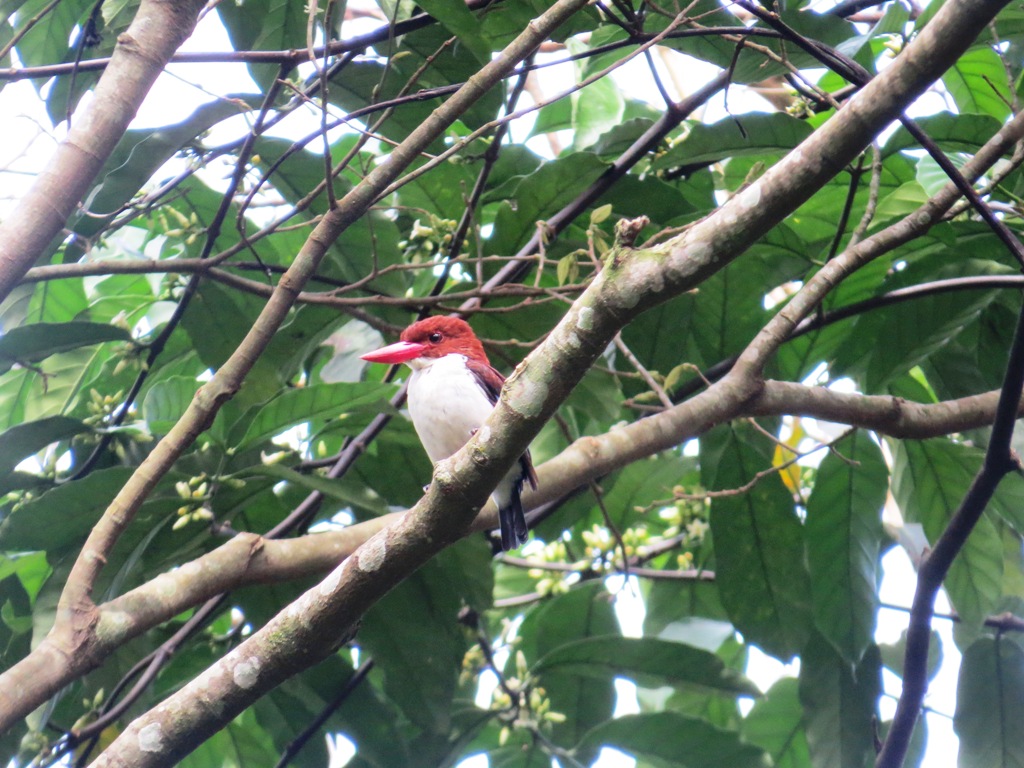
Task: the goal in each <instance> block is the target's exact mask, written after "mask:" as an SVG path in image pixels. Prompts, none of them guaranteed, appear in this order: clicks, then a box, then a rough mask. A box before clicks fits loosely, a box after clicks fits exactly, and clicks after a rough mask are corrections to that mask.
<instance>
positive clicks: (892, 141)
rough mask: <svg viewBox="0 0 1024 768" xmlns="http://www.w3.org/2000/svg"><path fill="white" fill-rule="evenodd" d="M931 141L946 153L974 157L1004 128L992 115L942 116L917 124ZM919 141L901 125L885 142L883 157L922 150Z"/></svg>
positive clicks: (944, 113) (939, 114)
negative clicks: (972, 155)
mask: <svg viewBox="0 0 1024 768" xmlns="http://www.w3.org/2000/svg"><path fill="white" fill-rule="evenodd" d="M914 122H915V123H917V126H918V127H919V128H920V129H921V130H922V131H924V132H925V133H926V134H927V135H928V138H929V139H931V140H932V141H934V142H935V143H936V144H938V145H939V148H940V149H942V150H944V151H946V152H970V153H974V152H975V151H977V149H978V147H980V146H981V145H982V144H984V143H985V142H986V141H988V140H989V139H990V138H992V136H994V135H995V133H996V131H998V130H999V129H1000V128H1001V127H1002V120H999V119H996V118H994V117H991V116H990V115H970V114H968V115H954V114H951V113H949V112H940V113H938V114H935V115H928V116H926V117H921V118H917V119H915V121H914ZM919 148H920V144H918V142H917V139H915V138H913V137H912V136H911V135H910V132H909V131H908V130H907V129H906V128H904V127H903V126H902V125H901V126H900V127H899V128H897V129H896V130H895V131H893V134H892V136H890V137H889V140H888V141H886V142H885V147H884V148H883V150H882V154H883V156H888V155H891V154H893V153H894V152H901V151H903V150H905V149H919Z"/></svg>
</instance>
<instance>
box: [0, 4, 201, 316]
mask: <svg viewBox="0 0 1024 768" xmlns="http://www.w3.org/2000/svg"><path fill="white" fill-rule="evenodd" d="M203 5H204V3H203V2H202V0H186V1H185V2H166V0H143V2H142V4H141V5H140V6H139V10H138V12H137V13H136V14H135V19H134V20H133V21H132V24H131V26H129V27H128V30H127V31H126V32H125V33H123V34H122V35H121V36H120V37H119V38H118V40H117V46H116V47H115V48H114V55H113V57H112V58H111V60H110V66H109V67H107V70H106V71H105V72H104V73H103V76H102V77H101V78H100V81H99V83H98V84H97V86H96V92H95V94H94V95H93V98H92V99H91V100H90V101H89V103H88V104H87V106H86V107H85V109H84V110H83V112H82V114H81V116H79V117H76V119H75V121H74V124H73V125H72V126H71V131H70V133H69V134H68V137H67V138H66V139H65V140H64V141H62V142H61V143H60V145H58V147H57V150H56V151H55V152H54V153H53V156H52V157H51V158H50V162H49V163H48V164H47V166H46V168H45V169H44V170H43V171H42V173H40V174H39V175H38V176H37V177H36V179H35V181H34V183H33V184H32V186H31V188H30V189H29V190H28V192H27V193H26V194H25V196H24V197H23V198H22V199H21V200H20V201H19V203H18V205H17V207H16V208H15V209H14V211H12V212H11V213H10V214H9V215H8V216H7V217H6V218H5V219H4V221H3V223H0V301H2V300H3V299H4V298H6V297H7V295H8V294H9V293H10V291H11V289H12V288H13V287H14V286H15V285H16V284H17V283H18V281H19V280H20V279H21V277H22V275H24V274H25V272H26V270H28V268H29V267H31V266H32V264H33V263H34V262H35V261H36V260H37V259H38V258H40V256H43V255H45V252H46V249H47V247H48V246H50V247H52V244H53V243H55V242H59V240H58V238H59V236H60V233H61V230H62V228H63V227H64V224H65V222H67V220H68V218H69V217H70V216H71V214H72V213H73V212H74V210H75V206H77V205H78V204H79V203H80V202H81V200H82V198H83V197H84V196H85V193H86V192H87V191H88V189H89V187H90V185H91V184H92V183H93V180H94V179H95V178H96V174H97V173H99V171H100V169H101V168H102V167H103V163H105V162H106V160H107V158H108V157H110V153H111V152H112V151H113V149H114V147H115V146H116V144H117V142H118V141H119V140H120V139H121V137H122V136H123V135H124V132H125V130H127V128H128V124H129V123H130V122H131V121H132V118H134V117H135V113H136V111H137V110H138V108H139V105H140V104H141V103H142V100H143V99H144V98H145V96H146V94H147V93H149V89H150V88H151V87H152V85H153V82H154V81H155V80H156V78H157V76H158V75H159V74H160V72H161V71H163V68H164V66H165V65H166V64H167V62H168V60H169V59H170V58H171V55H172V54H173V53H174V52H175V51H176V50H177V49H178V46H180V45H181V44H182V43H183V42H184V41H185V39H186V38H187V37H188V36H189V35H190V34H192V29H193V27H195V23H196V18H197V17H198V15H199V10H200V9H201V8H202V7H203Z"/></svg>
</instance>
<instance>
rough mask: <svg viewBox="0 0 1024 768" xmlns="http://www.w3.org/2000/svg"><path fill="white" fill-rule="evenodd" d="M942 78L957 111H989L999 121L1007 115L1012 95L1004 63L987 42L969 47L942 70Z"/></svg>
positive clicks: (985, 112)
mask: <svg viewBox="0 0 1024 768" xmlns="http://www.w3.org/2000/svg"><path fill="white" fill-rule="evenodd" d="M942 82H943V84H944V85H945V86H946V89H947V90H948V91H949V94H950V95H951V96H952V97H953V101H955V102H956V106H957V109H958V110H959V111H960V112H970V113H974V114H979V115H991V116H992V117H994V118H995V119H996V120H998V121H999V122H1000V123H1002V122H1003V121H1004V120H1006V118H1007V117H1009V115H1010V104H1011V102H1012V100H1013V95H1012V94H1011V92H1010V87H1009V84H1008V83H1007V81H1006V66H1005V64H1004V63H1003V60H1002V59H1001V58H1000V56H999V54H998V53H996V52H995V51H994V50H992V49H991V48H990V47H989V46H987V45H985V46H978V47H976V48H972V49H970V50H969V51H967V53H965V54H964V55H963V56H961V57H960V58H959V59H957V62H956V64H954V65H953V66H952V67H950V68H949V69H948V70H946V74H945V75H943V76H942Z"/></svg>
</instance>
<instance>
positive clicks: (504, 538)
mask: <svg viewBox="0 0 1024 768" xmlns="http://www.w3.org/2000/svg"><path fill="white" fill-rule="evenodd" d="M521 487H522V481H521V480H520V481H519V482H518V483H513V484H512V496H511V498H510V499H509V500H508V503H507V504H506V505H505V506H503V507H501V508H500V509H498V525H499V526H500V528H501V549H502V551H504V552H508V551H509V550H512V549H516V548H518V547H521V546H522V545H523V544H525V543H526V541H527V539H529V538H530V529H529V528H527V527H526V515H525V514H523V502H522V501H521V500H520V498H519V492H520V490H521Z"/></svg>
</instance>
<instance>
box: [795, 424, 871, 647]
mask: <svg viewBox="0 0 1024 768" xmlns="http://www.w3.org/2000/svg"><path fill="white" fill-rule="evenodd" d="M888 489H889V472H888V470H887V469H886V466H885V460H884V459H883V458H882V452H881V450H880V449H879V448H878V446H877V445H876V444H875V443H874V442H873V441H872V440H871V438H870V437H869V436H868V435H867V433H865V432H860V431H858V432H854V433H853V434H852V435H850V436H848V437H846V438H844V439H843V440H841V441H839V443H837V444H836V445H835V446H834V450H833V451H831V452H829V454H828V456H826V457H825V459H824V461H822V462H821V465H820V466H819V468H818V474H817V476H816V478H815V481H814V490H813V491H812V492H811V495H810V498H809V499H808V501H807V522H806V532H807V563H808V567H809V569H810V575H811V596H812V598H813V608H814V623H815V626H816V627H817V628H818V631H819V632H821V633H822V634H823V635H824V636H825V637H826V638H827V639H828V641H829V642H830V643H832V644H833V645H834V646H835V648H836V650H837V651H839V653H840V655H841V656H842V657H843V658H844V659H845V660H846V661H847V662H848V663H850V664H857V663H858V662H859V661H860V659H861V657H862V656H863V655H864V652H865V651H866V650H867V648H868V647H869V646H870V645H871V642H872V640H873V638H874V630H875V613H876V612H877V610H878V595H877V587H876V584H877V582H878V552H879V545H880V543H881V539H882V525H881V512H882V506H883V505H884V504H885V496H886V493H887V492H888Z"/></svg>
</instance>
